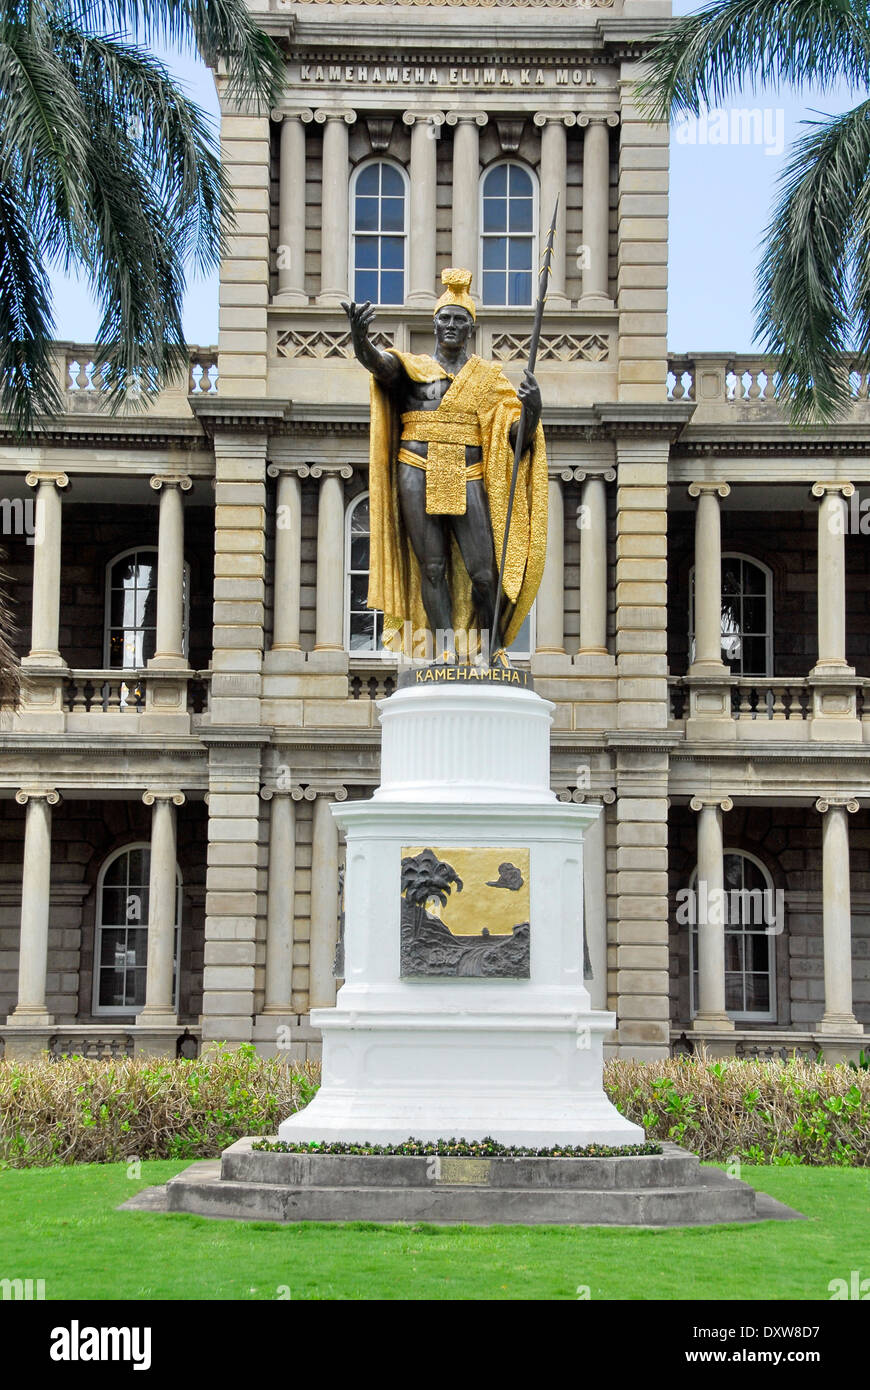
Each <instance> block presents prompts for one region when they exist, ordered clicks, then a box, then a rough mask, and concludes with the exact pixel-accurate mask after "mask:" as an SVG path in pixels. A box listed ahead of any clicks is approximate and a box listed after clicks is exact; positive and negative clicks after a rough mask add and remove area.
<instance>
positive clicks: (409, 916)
mask: <svg viewBox="0 0 870 1390" xmlns="http://www.w3.org/2000/svg"><path fill="white" fill-rule="evenodd" d="M445 853H449V854H450V858H451V859H452V860H454V861H455V863H457V864H458V865H459V867H461V868H462V870H463V874H464V879H463V878H461V877H460V876H459V873H458V872H457V868H456V867H454V863H449V862H448V861H447V860H446V858H442V857H439V856H442V855H444V854H445ZM508 856H510V858H508ZM517 860H519V861H521V866H518V864H517V862H516V861H517ZM496 861H500V862H496ZM463 889H465V890H466V893H465V897H464V899H463V900H462V902H461V903H460V902H459V900H458V895H459V894H461V893H462V892H463ZM493 890H494V891H493ZM401 892H402V975H403V976H410V975H417V976H419V975H430V976H431V975H437V976H442V977H443V976H478V977H488V978H499V977H502V978H505V977H507V978H511V979H528V978H529V922H528V905H529V893H528V850H505V849H497V850H487V849H456V850H450V851H444V850H438V851H436V850H433V849H430V848H425V849H421V850H418V851H416V852H415V851H414V850H405V851H403V857H402V878H401ZM448 904H449V906H450V911H449V913H445V909H447V907H448ZM445 916H449V918H450V925H448V923H447V921H446V920H445ZM523 917H525V920H522V919H523ZM517 918H519V919H520V920H516V919H517Z"/></svg>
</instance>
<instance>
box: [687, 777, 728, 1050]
mask: <svg viewBox="0 0 870 1390" xmlns="http://www.w3.org/2000/svg"><path fill="white" fill-rule="evenodd" d="M689 805H690V806H691V809H692V810H693V811H697V813H698V876H697V880H696V884H695V902H696V904H697V905H698V906H697V914H696V915H697V924H698V936H697V942H698V999H697V1010H696V1013H695V1019H694V1022H693V1024H692V1026H693V1028H694V1029H695V1031H696V1032H698V1033H702V1034H704V1035H706V1034H709V1033H730V1032H733V1031H734V1022H733V1020H732V1019H730V1018H729V1017H728V1014H727V1013H726V1010H725V916H726V913H725V902H724V892H725V860H724V848H723V840H722V813H723V811H730V810H732V808H733V805H734V803H733V802H732V800H731V798H730V797H727V796H726V797H701V796H695V797H693V798H692V800H691V801H690V803H689Z"/></svg>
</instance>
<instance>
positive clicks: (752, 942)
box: [746, 932, 770, 975]
mask: <svg viewBox="0 0 870 1390" xmlns="http://www.w3.org/2000/svg"><path fill="white" fill-rule="evenodd" d="M746 964H747V968H748V969H749V970H754V971H757V972H758V973H759V974H762V975H766V974H767V972H768V970H769V968H770V937H769V936H765V934H764V932H750V933H749V934H748V935H747V937H746Z"/></svg>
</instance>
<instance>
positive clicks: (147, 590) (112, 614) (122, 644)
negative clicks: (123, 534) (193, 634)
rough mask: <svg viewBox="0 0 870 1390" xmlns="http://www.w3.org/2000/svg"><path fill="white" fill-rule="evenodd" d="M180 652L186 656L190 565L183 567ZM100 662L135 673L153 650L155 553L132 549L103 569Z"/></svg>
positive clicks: (146, 549) (155, 627)
mask: <svg viewBox="0 0 870 1390" xmlns="http://www.w3.org/2000/svg"><path fill="white" fill-rule="evenodd" d="M183 585H184V592H183V603H184V630H183V651H184V654H185V656H186V655H187V645H188V630H189V625H190V623H189V618H190V566H189V565H188V564H185V566H184V580H183ZM105 614H106V617H105V638H104V654H103V660H104V662H105V664H106V667H107V668H110V669H117V668H120V669H121V670H137V669H139V668H141V667H143V666H145V665H147V663H148V661H149V659H150V658H151V657H152V656H153V655H154V653H155V651H156V650H157V550H156V549H155V548H154V547H153V546H147V547H146V546H136V547H134V548H133V549H132V550H125V551H123V552H122V553H121V554H120V555H116V556H115V558H114V559H113V560H110V561H109V563H108V565H107V566H106V608H105Z"/></svg>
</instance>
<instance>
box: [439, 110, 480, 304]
mask: <svg viewBox="0 0 870 1390" xmlns="http://www.w3.org/2000/svg"><path fill="white" fill-rule="evenodd" d="M487 120H488V117H487V116H486V114H485V113H484V112H482V111H448V112H447V124H448V125H451V126H454V127H455V129H454V132H453V250H452V256H451V263H452V264H453V265H455V266H462V267H465V268H466V269H468V270H471V271H473V272H476V271H477V266H478V262H479V259H480V249H479V245H478V241H479V230H480V229H479V226H478V222H479V218H478V206H479V199H480V191H479V187H478V184H479V180H480V130H481V127H483V126H485V125H486V123H487ZM474 278H475V281H476V280H477V275H476V274H475V277H474ZM479 290H480V286H479V285H478V286H476V287H475V284H472V286H471V296H472V298H473V299H478V298H479Z"/></svg>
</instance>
